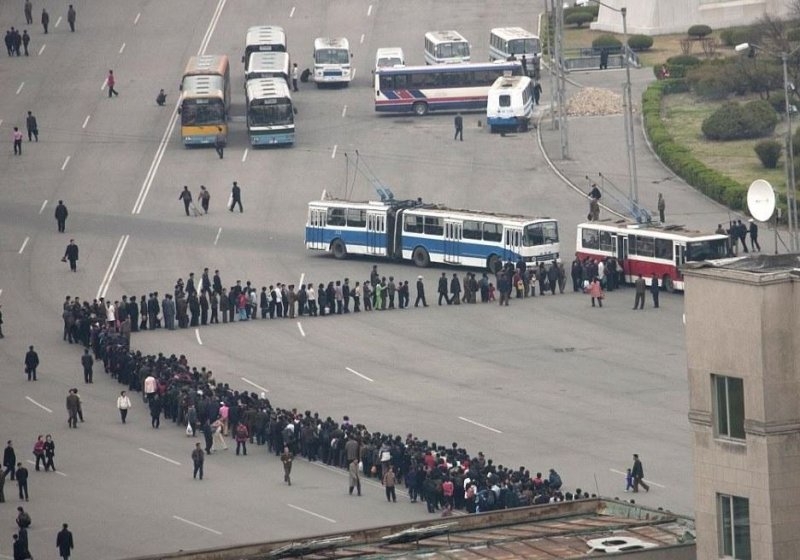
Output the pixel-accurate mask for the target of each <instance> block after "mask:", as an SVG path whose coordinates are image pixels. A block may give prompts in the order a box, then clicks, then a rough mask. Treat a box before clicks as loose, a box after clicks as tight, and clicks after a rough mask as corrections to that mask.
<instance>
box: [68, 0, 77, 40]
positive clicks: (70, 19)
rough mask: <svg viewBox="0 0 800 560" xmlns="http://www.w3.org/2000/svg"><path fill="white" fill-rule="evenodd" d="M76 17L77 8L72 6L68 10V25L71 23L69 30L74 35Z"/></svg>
mask: <svg viewBox="0 0 800 560" xmlns="http://www.w3.org/2000/svg"><path fill="white" fill-rule="evenodd" d="M75 15H76V14H75V8H73V7H72V4H70V5H69V8H67V23H69V30H70V31H72V32H73V33H75Z"/></svg>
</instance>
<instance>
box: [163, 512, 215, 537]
mask: <svg viewBox="0 0 800 560" xmlns="http://www.w3.org/2000/svg"><path fill="white" fill-rule="evenodd" d="M172 519H177V520H178V521H181V522H183V523H186V524H187V525H191V526H192V527H197V528H198V529H202V530H203V531H208V532H209V533H214V534H215V535H221V534H222V533H220V532H219V531H217V530H216V529H212V528H211V527H206V526H205V525H200V524H199V523H195V522H194V521H189V520H188V519H184V518H183V517H178V516H177V515H173V516H172Z"/></svg>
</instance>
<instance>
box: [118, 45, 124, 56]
mask: <svg viewBox="0 0 800 560" xmlns="http://www.w3.org/2000/svg"><path fill="white" fill-rule="evenodd" d="M124 50H125V43H122V46H121V47H120V48H119V54H122V51H124Z"/></svg>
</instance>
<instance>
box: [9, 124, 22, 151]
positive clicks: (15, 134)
mask: <svg viewBox="0 0 800 560" xmlns="http://www.w3.org/2000/svg"><path fill="white" fill-rule="evenodd" d="M11 141H12V142H13V143H14V155H15V156H21V155H22V132H21V131H20V129H19V127H18V126H15V127H14V130H13V131H12V132H11Z"/></svg>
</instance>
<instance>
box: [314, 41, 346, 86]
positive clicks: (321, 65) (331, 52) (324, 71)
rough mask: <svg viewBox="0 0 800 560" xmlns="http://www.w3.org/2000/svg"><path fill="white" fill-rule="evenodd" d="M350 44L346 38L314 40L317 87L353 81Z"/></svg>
mask: <svg viewBox="0 0 800 560" xmlns="http://www.w3.org/2000/svg"><path fill="white" fill-rule="evenodd" d="M351 56H352V55H351V54H350V43H349V41H348V40H347V39H345V38H344V37H317V38H316V39H314V74H313V75H312V78H313V80H314V81H315V82H316V83H317V87H321V86H322V85H323V84H344V85H345V86H346V85H348V84H349V83H350V80H352V79H353V73H352V71H351V68H350V57H351Z"/></svg>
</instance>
